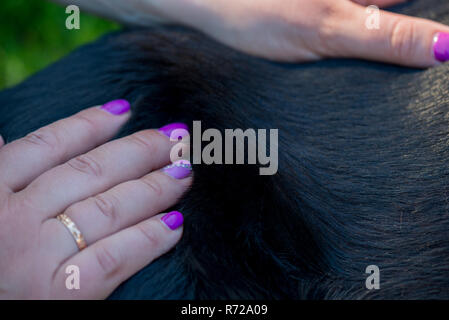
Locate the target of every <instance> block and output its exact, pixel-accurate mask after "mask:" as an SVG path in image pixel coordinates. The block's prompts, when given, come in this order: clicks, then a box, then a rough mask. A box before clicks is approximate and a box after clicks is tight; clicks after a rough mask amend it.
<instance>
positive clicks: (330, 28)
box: [316, 1, 341, 56]
mask: <svg viewBox="0 0 449 320" xmlns="http://www.w3.org/2000/svg"><path fill="white" fill-rule="evenodd" d="M337 8H338V7H337V6H335V5H334V4H333V3H332V2H329V1H326V3H324V4H322V5H321V8H320V11H319V13H318V15H317V16H319V17H320V19H319V21H317V22H316V23H317V28H316V34H317V40H318V46H317V49H316V50H317V51H322V52H319V53H320V54H321V55H323V56H326V55H331V54H332V52H333V47H334V42H335V35H336V33H337V30H338V28H337V26H338V25H339V24H340V23H341V22H340V21H339V19H340V18H339V12H338V9H337Z"/></svg>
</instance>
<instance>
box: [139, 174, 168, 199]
mask: <svg viewBox="0 0 449 320" xmlns="http://www.w3.org/2000/svg"><path fill="white" fill-rule="evenodd" d="M141 181H142V183H143V184H144V185H145V186H146V187H147V188H148V189H149V192H150V193H152V194H154V195H155V196H156V197H160V196H162V193H163V190H162V185H161V184H160V183H159V182H158V181H157V180H156V179H154V177H151V176H148V177H144V178H142V179H141Z"/></svg>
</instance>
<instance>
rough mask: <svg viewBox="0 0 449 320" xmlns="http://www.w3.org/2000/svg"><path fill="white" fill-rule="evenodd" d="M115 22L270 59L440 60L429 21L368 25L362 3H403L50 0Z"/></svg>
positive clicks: (389, 16) (383, 17) (416, 63)
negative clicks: (199, 36) (187, 30)
mask: <svg viewBox="0 0 449 320" xmlns="http://www.w3.org/2000/svg"><path fill="white" fill-rule="evenodd" d="M56 1H58V2H61V3H64V4H77V5H79V6H80V7H81V9H82V10H83V9H85V10H88V11H91V12H93V13H97V14H99V15H103V16H106V17H109V18H112V19H115V20H117V21H120V22H123V23H127V24H136V25H150V24H152V23H161V22H162V23H175V24H181V25H185V26H189V27H192V28H195V29H197V30H200V31H202V32H204V33H206V34H208V35H209V36H211V37H213V38H215V39H217V40H219V41H220V42H222V43H224V44H227V45H229V46H231V47H233V48H235V49H237V50H240V51H243V52H246V53H249V54H252V55H255V56H259V57H263V58H268V59H271V60H277V61H287V62H306V61H314V60H319V59H322V58H327V57H351V58H360V59H367V60H375V61H382V62H388V63H393V64H399V65H404V66H411V67H420V68H425V67H432V66H436V65H438V64H440V61H437V60H436V59H435V57H434V53H433V50H432V48H433V41H434V36H435V34H436V33H438V32H449V27H448V26H445V25H443V24H440V23H436V22H433V21H430V20H425V19H419V18H414V17H409V16H404V15H399V14H395V13H390V12H387V11H381V12H380V21H379V29H378V30H377V29H368V28H366V27H365V21H366V19H367V17H368V14H367V12H366V6H368V5H377V6H379V7H388V6H391V5H394V4H399V3H403V2H405V1H404V0H353V1H350V0H282V1H280V0H213V1H211V0H143V1H142V0H140V1H137V0H128V1H121V0H108V1H107V3H108V5H105V3H106V2H104V0H97V1H92V0H89V1H87V0H70V1H69V0H56Z"/></svg>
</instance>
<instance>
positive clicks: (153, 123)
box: [0, 0, 449, 299]
mask: <svg viewBox="0 0 449 320" xmlns="http://www.w3.org/2000/svg"><path fill="white" fill-rule="evenodd" d="M397 10H399V11H400V12H403V13H406V14H411V15H419V16H422V17H426V18H431V19H434V20H437V21H441V22H443V23H449V5H448V4H447V2H446V1H439V0H421V1H413V2H412V3H411V4H407V5H403V6H400V7H397ZM448 71H449V65H442V66H440V67H437V68H433V69H429V70H413V69H407V68H401V67H396V66H390V65H385V64H378V63H373V62H364V61H356V60H327V61H321V62H317V63H309V64H302V65H291V64H276V63H272V62H268V61H264V60H260V59H256V58H252V57H248V56H246V55H244V54H241V53H238V52H235V51H233V50H231V49H228V48H225V47H223V46H222V45H220V44H217V43H215V42H213V41H212V40H209V39H207V38H206V37H204V36H202V35H200V34H198V33H196V32H193V31H190V30H185V29H182V28H176V27H165V28H152V29H141V30H129V31H124V32H119V33H114V34H110V35H107V36H106V37H103V38H101V39H100V40H98V41H96V42H95V43H93V44H90V45H87V46H84V47H82V48H80V49H79V50H76V51H75V52H73V53H72V54H70V55H69V56H68V57H66V58H64V59H62V60H60V61H59V62H57V63H55V64H53V65H52V66H50V67H48V68H46V69H45V70H43V71H41V72H40V73H38V74H36V75H34V76H32V77H31V78H29V79H28V80H26V81H25V82H23V83H22V84H20V85H18V86H16V87H14V88H12V89H9V90H4V91H3V92H0V114H1V115H2V116H1V117H0V134H2V135H3V137H4V138H6V140H8V141H11V140H14V139H17V138H19V137H22V136H24V135H25V134H27V133H29V132H31V131H32V130H35V129H37V128H39V127H41V126H43V125H45V124H48V123H50V122H53V121H55V120H57V119H60V118H62V117H66V116H69V115H72V114H73V113H75V112H77V111H79V110H81V109H83V108H86V107H89V106H93V105H97V104H101V103H104V102H106V101H109V100H113V99H116V98H125V99H128V100H129V101H131V102H132V103H133V112H134V115H133V118H132V120H131V121H130V122H129V123H128V124H127V126H126V127H125V128H124V129H123V130H122V132H121V134H120V135H121V136H123V135H126V134H129V133H131V132H134V131H137V130H141V129H144V128H157V127H160V126H162V125H164V124H167V123H170V122H174V121H184V122H186V123H188V124H191V123H192V120H201V121H202V125H203V129H206V128H207V127H213V128H218V129H221V130H223V129H225V128H242V129H246V128H266V129H270V128H278V129H279V171H278V173H277V174H276V175H273V176H259V175H258V166H256V165H233V166H230V165H212V166H207V165H197V166H194V173H195V181H194V184H193V186H192V189H191V190H190V191H189V192H188V193H187V194H186V196H185V197H184V199H183V200H182V201H181V203H179V204H178V205H177V206H176V208H177V209H179V210H180V211H182V212H183V213H184V214H185V217H186V219H185V231H184V236H183V239H182V240H181V242H180V243H179V245H178V246H177V247H176V249H175V250H173V251H172V252H171V253H170V254H168V255H166V256H164V257H162V258H160V259H159V260H157V261H156V262H155V263H153V264H151V265H149V266H148V267H146V268H145V269H144V270H142V271H141V272H139V273H138V274H137V275H135V276H134V277H133V278H131V279H130V280H129V281H127V282H126V283H124V284H123V285H122V286H120V288H118V289H117V290H116V291H115V292H114V293H113V295H112V296H111V298H113V299H132V298H150V299H196V298H199V299H222V298H231V299H253V298H258V299H259V298H274V299H284V298H291V299H359V298H363V299H365V298H377V299H379V298H381V299H391V298H393V299H404V298H407V299H428V298H438V299H447V298H449V165H448V161H449V113H448V110H449V109H448V103H449V84H448V80H449V73H448ZM371 264H375V265H378V266H379V268H380V272H381V282H380V285H381V288H380V290H371V291H369V290H367V289H366V288H365V279H366V277H367V276H368V274H366V273H365V268H366V267H367V266H368V265H371Z"/></svg>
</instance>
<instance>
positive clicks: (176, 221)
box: [161, 211, 184, 230]
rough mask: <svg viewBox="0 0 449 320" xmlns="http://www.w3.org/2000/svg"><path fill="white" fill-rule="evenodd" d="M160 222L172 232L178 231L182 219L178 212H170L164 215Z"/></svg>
mask: <svg viewBox="0 0 449 320" xmlns="http://www.w3.org/2000/svg"><path fill="white" fill-rule="evenodd" d="M161 220H162V221H163V222H164V223H165V224H166V225H167V227H169V228H170V229H172V230H175V229H178V228H179V227H180V226H181V225H182V224H183V222H184V217H183V216H182V213H181V212H179V211H172V212H169V213H167V214H166V215H164V216H163V217H162V218H161Z"/></svg>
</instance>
